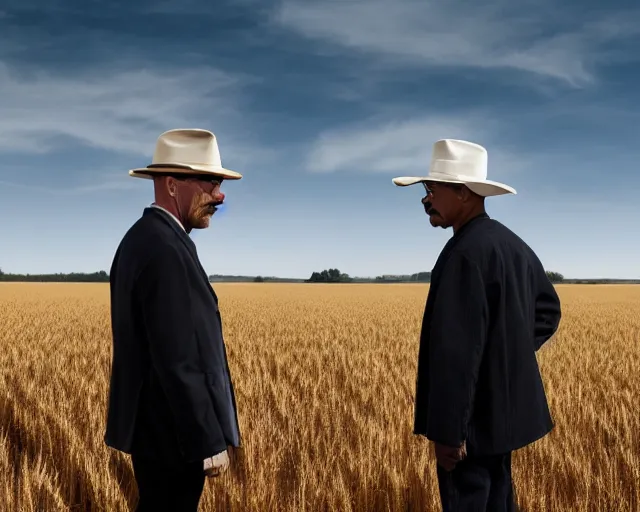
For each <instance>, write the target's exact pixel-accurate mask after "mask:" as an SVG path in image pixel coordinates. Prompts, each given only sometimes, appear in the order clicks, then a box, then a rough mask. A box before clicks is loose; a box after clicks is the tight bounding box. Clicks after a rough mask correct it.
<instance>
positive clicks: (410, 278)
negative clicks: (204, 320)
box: [0, 269, 640, 284]
mask: <svg viewBox="0 0 640 512" xmlns="http://www.w3.org/2000/svg"><path fill="white" fill-rule="evenodd" d="M547 275H548V276H549V279H550V280H551V281H552V282H553V283H565V284H640V279H565V278H564V276H563V275H562V274H560V273H558V272H553V271H547ZM430 280H431V272H417V273H415V274H393V275H392V274H385V275H382V276H377V277H351V276H349V274H345V273H342V272H340V271H339V270H338V269H328V270H323V271H321V272H313V273H312V274H311V277H309V278H308V279H296V278H288V277H272V276H242V275H223V274H213V275H210V276H209V281H210V282H212V283H428V282H430ZM1 281H5V282H14V283H15V282H36V283H108V282H109V274H107V273H106V272H105V271H104V270H100V271H99V272H92V273H86V272H72V273H70V274H63V273H57V274H6V273H4V272H2V270H0V282H1Z"/></svg>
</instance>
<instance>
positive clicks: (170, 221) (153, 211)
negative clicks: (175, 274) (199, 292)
mask: <svg viewBox="0 0 640 512" xmlns="http://www.w3.org/2000/svg"><path fill="white" fill-rule="evenodd" d="M142 215H143V216H145V215H152V216H153V217H154V218H157V219H158V220H160V222H164V223H166V224H167V225H168V226H169V227H170V228H171V229H172V230H173V232H174V233H175V234H176V235H177V236H178V238H179V239H180V241H181V242H182V243H183V244H184V245H185V246H186V248H187V251H188V252H189V254H190V256H191V258H192V259H193V263H194V264H195V265H196V266H197V267H198V268H199V270H200V274H201V275H202V278H203V279H204V280H205V281H206V282H207V286H208V288H209V289H210V290H211V293H212V295H213V298H214V299H215V301H216V304H217V303H218V296H217V295H216V292H215V291H214V290H213V287H212V286H211V283H210V282H209V276H208V275H207V273H206V272H205V270H204V268H202V264H201V263H200V258H198V250H197V249H196V244H194V243H193V240H191V237H190V236H189V235H188V234H187V232H186V231H185V230H184V228H183V227H182V225H181V224H179V223H176V221H175V220H174V218H173V215H171V214H170V213H169V212H167V211H166V210H165V209H164V208H158V207H151V206H149V207H147V208H145V209H144V211H143V212H142Z"/></svg>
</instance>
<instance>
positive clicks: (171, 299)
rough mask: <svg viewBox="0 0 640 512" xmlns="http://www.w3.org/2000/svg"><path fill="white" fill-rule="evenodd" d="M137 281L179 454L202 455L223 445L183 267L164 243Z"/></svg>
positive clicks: (195, 458)
mask: <svg viewBox="0 0 640 512" xmlns="http://www.w3.org/2000/svg"><path fill="white" fill-rule="evenodd" d="M138 286H139V290H140V298H141V310H142V316H143V319H144V326H145V330H146V335H147V340H148V344H149V354H150V358H151V364H152V365H153V368H154V370H155V371H156V372H157V375H158V377H159V380H160V382H161V385H162V388H163V390H164V392H165V394H166V396H167V400H168V402H169V407H170V409H171V411H172V413H173V418H174V421H175V427H176V429H177V432H178V437H179V443H180V446H181V448H182V451H183V454H184V456H185V457H186V459H187V460H189V461H198V460H204V459H205V458H207V457H211V456H213V455H215V454H217V453H220V452H222V451H224V450H225V449H226V448H227V445H226V442H225V439H224V435H223V433H222V429H221V427H220V424H219V422H218V420H217V418H216V414H215V410H214V406H213V402H212V400H211V395H210V391H209V389H208V385H207V381H206V375H205V373H204V372H203V371H202V370H201V365H200V360H199V347H198V339H197V334H196V326H195V325H194V321H193V317H192V300H193V298H192V295H191V289H190V286H189V277H188V274H187V267H186V265H185V262H184V260H183V258H182V257H181V256H180V254H179V253H178V252H177V250H176V249H175V248H173V247H171V246H164V247H162V248H161V249H159V250H158V251H156V253H155V255H154V256H153V257H152V259H151V261H149V263H148V264H147V265H146V267H145V268H144V270H143V271H142V273H141V274H140V277H139V278H138Z"/></svg>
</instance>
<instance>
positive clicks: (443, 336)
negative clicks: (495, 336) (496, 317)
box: [426, 254, 489, 446]
mask: <svg viewBox="0 0 640 512" xmlns="http://www.w3.org/2000/svg"><path fill="white" fill-rule="evenodd" d="M488 322H489V307H488V304H487V300H486V292H485V284H484V282H483V278H482V275H481V272H480V269H479V268H478V266H477V265H476V264H475V263H474V262H472V261H470V260H469V259H468V258H467V257H465V256H464V255H460V254H453V255H452V256H451V257H450V259H449V260H448V261H447V263H446V265H445V267H444V268H443V273H442V276H441V278H440V282H439V285H438V292H437V295H436V298H435V302H434V309H433V315H432V319H431V325H430V342H429V362H430V364H429V388H430V390H431V392H430V395H429V404H428V408H429V411H428V415H427V417H428V424H427V432H426V437H427V438H428V439H430V440H432V441H435V442H437V443H441V444H444V445H447V446H460V445H461V444H462V443H463V441H464V440H465V439H466V438H467V424H468V423H469V418H470V415H471V410H472V408H473V401H474V397H475V387H476V381H477V378H478V371H479V368H480V363H481V360H482V354H483V351H484V347H485V342H486V339H487V327H488Z"/></svg>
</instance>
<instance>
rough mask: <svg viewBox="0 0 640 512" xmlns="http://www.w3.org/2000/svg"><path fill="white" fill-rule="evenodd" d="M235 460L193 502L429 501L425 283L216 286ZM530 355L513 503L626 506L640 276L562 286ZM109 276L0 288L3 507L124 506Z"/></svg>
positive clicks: (629, 506) (632, 489)
mask: <svg viewBox="0 0 640 512" xmlns="http://www.w3.org/2000/svg"><path fill="white" fill-rule="evenodd" d="M215 289H216V292H217V293H218V295H219V297H220V308H221V310H222V314H223V317H222V318H223V323H224V335H225V340H226V343H227V349H228V354H229V359H230V366H231V371H232V376H233V379H234V383H235V386H236V392H237V401H238V407H239V417H240V423H241V429H242V433H243V437H244V449H243V451H242V456H241V457H240V456H239V457H238V459H237V463H236V465H235V468H236V469H235V470H234V471H233V472H232V473H229V474H227V475H225V476H224V477H222V478H220V479H218V480H209V481H207V482H206V484H205V491H204V495H203V499H202V502H201V510H204V511H206V510H233V511H260V512H265V511H296V512H310V511H324V510H339V511H356V510H357V511H361V510H362V511H382V510H388V511H405V510H406V511H409V510H410V511H418V510H420V511H429V510H439V498H438V490H437V483H436V478H435V467H434V462H433V456H432V449H431V447H430V445H429V443H428V442H427V441H425V440H424V439H422V438H417V437H416V436H413V435H412V433H411V429H412V418H413V403H412V400H413V393H414V383H415V369H416V359H417V348H418V334H419V329H420V321H421V316H422V311H423V307H424V301H425V298H426V294H427V291H428V286H425V285H419V284H407V285H347V284H344V285H323V284H317V285H303V284H217V285H215ZM558 291H559V294H560V297H561V300H562V303H563V320H562V323H561V326H560V330H559V332H558V334H557V335H556V337H555V338H553V339H552V341H550V342H549V343H548V344H547V345H546V346H545V347H543V348H542V350H541V351H540V353H539V361H540V366H541V370H542V374H543V379H544V383H545V386H546V390H547V393H548V397H549V401H550V406H551V410H552V414H553V417H554V420H555V422H556V428H555V429H554V431H553V432H552V433H551V434H550V435H549V436H547V437H546V438H544V439H542V440H541V441H539V442H537V443H535V444H534V445H531V446H529V447H527V448H525V449H523V450H520V451H518V452H516V453H515V455H514V463H513V464H514V480H515V485H516V493H517V500H518V503H519V506H520V507H521V509H522V510H527V511H592V510H593V511H606V510H616V511H637V510H640V484H639V482H640V435H639V434H638V433H639V432H640V413H639V412H638V409H639V404H640V286H633V285H627V286H623V285H620V286H613V285H594V286H592V285H574V286H572V285H560V286H558ZM108 301H109V291H108V285H106V284H53V283H51V284H44V283H43V284H39V283H24V284H18V283H16V284H12V283H1V284H0V311H1V313H0V343H1V346H2V349H1V350H0V503H1V505H0V510H2V511H7V512H9V511H22V510H25V511H35V510H37V511H42V510H44V511H58V510H60V511H63V510H105V511H125V510H133V508H134V506H135V482H134V480H133V477H132V472H131V466H130V463H129V459H128V457H126V456H123V455H121V454H119V453H117V452H114V451H113V450H110V449H108V448H106V447H105V445H104V443H103V434H104V420H105V414H106V399H107V391H108V379H109V365H110V361H111V345H110V324H109V302H108Z"/></svg>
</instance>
